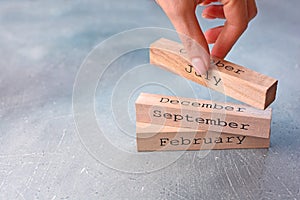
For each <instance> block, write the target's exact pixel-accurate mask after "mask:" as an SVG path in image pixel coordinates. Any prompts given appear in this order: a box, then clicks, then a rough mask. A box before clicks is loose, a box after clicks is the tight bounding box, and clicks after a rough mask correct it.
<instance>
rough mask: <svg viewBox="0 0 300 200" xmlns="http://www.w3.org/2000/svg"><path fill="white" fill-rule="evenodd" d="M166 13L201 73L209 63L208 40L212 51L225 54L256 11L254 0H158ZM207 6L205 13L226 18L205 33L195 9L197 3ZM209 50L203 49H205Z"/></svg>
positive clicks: (215, 53)
mask: <svg viewBox="0 0 300 200" xmlns="http://www.w3.org/2000/svg"><path fill="white" fill-rule="evenodd" d="M156 2H157V3H158V4H159V5H160V6H161V8H162V9H163V10H164V12H165V13H166V14H167V16H168V17H169V19H170V20H171V22H172V24H173V25H174V27H175V29H176V31H177V32H178V33H179V36H180V38H181V40H182V43H183V45H184V46H185V48H186V49H187V52H188V54H189V57H190V59H191V61H192V64H193V65H194V67H195V70H197V72H198V73H200V74H204V73H205V72H206V71H207V70H208V69H209V67H210V64H209V63H210V62H209V56H204V54H206V55H208V54H207V53H209V48H208V44H213V43H214V47H213V49H212V51H211V55H212V56H215V57H218V58H224V57H225V56H226V55H227V53H228V52H229V51H230V49H231V48H232V46H233V45H234V44H235V42H236V41H237V40H238V38H239V37H240V36H241V35H242V33H243V32H244V31H245V30H246V29H247V26H248V23H249V22H250V20H251V19H253V18H254V17H255V16H256V14H257V8H256V4H255V0H220V2H221V4H218V5H211V3H212V2H218V0H156ZM199 4H200V5H204V6H207V7H206V8H205V9H204V10H203V12H202V17H204V18H207V19H216V18H220V19H226V21H225V23H224V25H223V26H218V27H214V28H211V29H209V30H208V31H206V33H205V35H204V34H203V32H202V30H201V28H200V26H199V23H198V20H197V17H196V14H195V10H196V7H197V6H198V5H199ZM199 45H200V46H201V47H202V48H203V49H204V50H205V51H206V52H207V53H203V49H202V48H200V47H199Z"/></svg>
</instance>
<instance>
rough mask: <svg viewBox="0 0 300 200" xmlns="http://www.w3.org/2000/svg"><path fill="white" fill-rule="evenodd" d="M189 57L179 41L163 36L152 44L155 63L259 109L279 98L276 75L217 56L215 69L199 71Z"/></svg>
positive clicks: (212, 61) (152, 57)
mask: <svg viewBox="0 0 300 200" xmlns="http://www.w3.org/2000/svg"><path fill="white" fill-rule="evenodd" d="M188 60H189V59H188V56H187V53H186V51H185V50H184V48H183V45H181V44H179V43H177V42H173V41H171V40H167V39H164V38H162V39H159V40H157V41H156V42H154V43H152V44H151V46H150V63H151V64H154V65H158V66H161V67H163V68H164V69H167V70H169V71H171V72H173V73H176V74H178V75H180V76H182V77H185V78H187V79H189V80H192V81H194V82H196V83H198V84H201V85H203V86H206V87H208V88H211V89H214V90H216V91H219V92H221V93H223V94H225V95H227V96H230V97H232V98H235V99H237V100H239V101H242V102H244V103H246V104H248V105H251V106H253V107H256V108H259V109H265V108H267V107H268V106H269V105H270V104H271V103H272V102H273V101H274V100H275V97H276V90H277V80H275V79H274V78H271V77H268V76H265V75H263V74H260V73H258V72H255V71H253V70H251V69H247V68H245V67H242V66H239V65H236V64H233V63H230V62H228V61H225V60H222V59H218V58H215V57H212V58H211V66H212V70H209V71H208V72H207V73H206V74H205V75H199V74H197V73H196V72H195V70H194V68H193V66H192V65H191V64H190V62H189V61H188Z"/></svg>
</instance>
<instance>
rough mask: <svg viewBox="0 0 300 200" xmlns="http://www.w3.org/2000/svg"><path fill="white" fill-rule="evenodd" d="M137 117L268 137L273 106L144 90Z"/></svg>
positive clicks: (138, 103) (136, 105) (136, 103)
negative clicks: (267, 106) (159, 93)
mask: <svg viewBox="0 0 300 200" xmlns="http://www.w3.org/2000/svg"><path fill="white" fill-rule="evenodd" d="M135 107H136V121H137V122H143V123H151V124H160V125H164V126H172V127H181V128H190V129H194V130H204V131H207V130H209V131H215V132H225V133H230V134H238V135H246V136H252V137H261V138H268V137H269V133H270V124H271V114H272V110H271V108H268V109H266V110H260V109H256V108H253V107H250V106H247V105H238V104H232V103H219V102H212V101H207V100H197V99H189V98H182V97H173V96H166V95H156V94H147V93H141V94H140V96H139V97H138V99H137V100H136V102H135Z"/></svg>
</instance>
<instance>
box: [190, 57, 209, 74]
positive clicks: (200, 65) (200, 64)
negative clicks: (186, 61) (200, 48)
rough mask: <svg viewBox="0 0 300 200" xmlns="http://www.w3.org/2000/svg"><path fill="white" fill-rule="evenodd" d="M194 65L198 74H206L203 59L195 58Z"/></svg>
mask: <svg viewBox="0 0 300 200" xmlns="http://www.w3.org/2000/svg"><path fill="white" fill-rule="evenodd" d="M192 65H193V66H194V68H195V70H196V72H197V73H198V74H205V73H206V71H207V69H206V67H205V64H204V62H203V60H202V59H201V58H193V59H192Z"/></svg>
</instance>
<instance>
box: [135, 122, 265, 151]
mask: <svg viewBox="0 0 300 200" xmlns="http://www.w3.org/2000/svg"><path fill="white" fill-rule="evenodd" d="M136 135H137V150H138V151H172V150H208V149H249V148H269V146H270V137H269V138H258V137H251V136H245V135H236V134H235V135H232V134H228V133H217V132H212V131H201V130H192V129H187V128H178V127H170V126H162V125H156V124H148V123H141V122H136Z"/></svg>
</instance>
